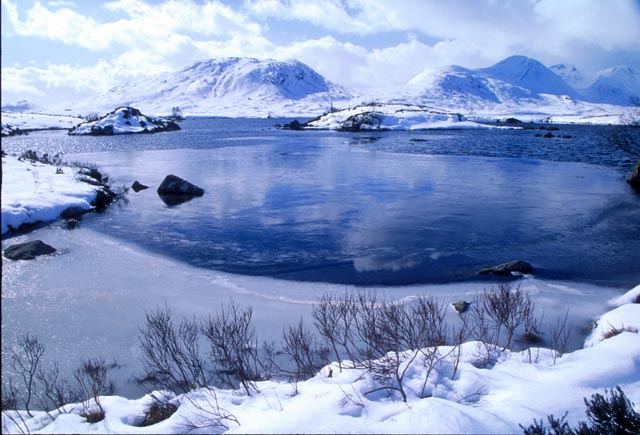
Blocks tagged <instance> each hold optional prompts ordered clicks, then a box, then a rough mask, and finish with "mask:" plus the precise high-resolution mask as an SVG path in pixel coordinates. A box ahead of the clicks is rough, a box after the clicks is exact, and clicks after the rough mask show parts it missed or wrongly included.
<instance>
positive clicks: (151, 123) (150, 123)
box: [69, 107, 180, 136]
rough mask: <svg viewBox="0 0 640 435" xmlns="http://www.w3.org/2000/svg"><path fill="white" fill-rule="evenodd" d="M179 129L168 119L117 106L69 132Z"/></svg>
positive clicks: (98, 134)
mask: <svg viewBox="0 0 640 435" xmlns="http://www.w3.org/2000/svg"><path fill="white" fill-rule="evenodd" d="M174 130H180V126H179V125H178V124H176V123H175V122H173V121H169V120H168V119H164V118H158V117H153V116H147V115H143V114H142V112H140V111H139V110H138V109H134V108H133V107H118V108H117V109H116V110H114V111H113V112H110V113H107V114H106V115H105V116H103V117H102V118H100V119H98V120H96V121H91V122H84V123H82V124H79V125H77V126H76V127H74V128H73V130H71V131H70V132H69V134H71V135H94V136H102V135H114V134H132V133H159V132H163V131H174Z"/></svg>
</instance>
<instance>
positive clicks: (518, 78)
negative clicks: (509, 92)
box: [477, 55, 579, 98]
mask: <svg viewBox="0 0 640 435" xmlns="http://www.w3.org/2000/svg"><path fill="white" fill-rule="evenodd" d="M477 71H478V72H479V73H481V74H484V75H485V76H487V77H491V78H494V79H498V80H502V81H504V82H507V83H510V84H512V85H516V86H520V87H523V88H525V89H529V90H531V91H533V92H535V93H538V94H553V95H569V96H570V97H572V98H579V95H578V93H577V92H576V91H575V89H573V88H572V87H571V86H569V85H568V84H567V83H566V82H565V81H564V80H563V79H562V78H560V77H559V76H558V75H557V74H555V73H554V72H553V71H551V70H550V69H549V68H547V67H546V66H544V65H543V64H542V63H540V62H539V61H537V60H535V59H532V58H530V57H527V56H520V55H517V56H510V57H507V58H506V59H503V60H501V61H500V62H498V63H496V64H495V65H493V66H490V67H489V68H482V69H479V70H477Z"/></svg>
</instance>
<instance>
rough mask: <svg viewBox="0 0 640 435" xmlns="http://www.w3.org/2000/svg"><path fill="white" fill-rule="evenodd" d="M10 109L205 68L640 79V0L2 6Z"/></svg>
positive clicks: (82, 0)
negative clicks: (620, 72)
mask: <svg viewBox="0 0 640 435" xmlns="http://www.w3.org/2000/svg"><path fill="white" fill-rule="evenodd" d="M1 1H2V100H3V103H4V102H15V101H18V100H22V99H26V100H29V101H34V102H36V103H41V104H46V103H47V102H51V101H54V100H58V101H59V100H72V99H74V98H77V97H80V96H87V95H88V94H90V93H95V92H102V91H105V90H107V89H109V88H110V87H113V86H116V85H118V84H121V83H123V82H127V81H132V80H135V79H137V78H140V77H142V76H145V75H150V74H156V73H160V72H164V71H171V70H176V69H179V68H181V67H183V66H185V65H187V64H189V63H191V62H193V61H195V60H198V59H205V58H214V57H226V56H251V57H258V58H276V59H286V58H296V59H298V60H301V61H302V62H305V63H306V64H308V65H309V66H311V67H312V68H314V69H316V70H317V71H318V72H320V73H321V74H323V75H324V76H325V77H327V78H328V79H329V80H332V81H335V82H338V83H340V84H344V85H347V86H386V85H388V84H401V83H404V82H406V81H407V80H409V79H410V78H411V77H413V76H414V75H416V74H418V73H420V72H421V71H423V70H424V69H425V68H432V67H436V66H443V65H449V64H458V65H462V66H466V67H471V68H475V67H485V66H490V65H492V64H494V63H496V62H498V61H500V60H501V59H503V58H505V57H507V56H510V55H513V54H523V55H527V56H530V57H533V58H536V59H538V60H540V61H541V62H543V63H545V64H546V65H552V64H555V63H560V62H568V63H573V64H575V65H576V66H578V67H579V68H580V69H582V70H584V71H585V72H587V73H590V72H595V71H597V70H600V69H604V68H607V67H610V66H615V65H626V66H631V67H634V68H639V69H640V1H638V0H607V1H602V0H562V1H560V0H517V1H516V0H513V1H506V0H446V1H445V0H393V1H392V0H235V1H215V0H168V1H160V0H113V1H102V2H101V1H87V0H75V1H70V0H50V1H47V0H39V1H34V0H1Z"/></svg>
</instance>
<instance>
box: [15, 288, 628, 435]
mask: <svg viewBox="0 0 640 435" xmlns="http://www.w3.org/2000/svg"><path fill="white" fill-rule="evenodd" d="M639 295H640V286H637V287H635V288H634V289H632V290H630V291H629V292H627V293H626V294H625V295H623V296H622V297H618V298H616V299H615V300H612V301H611V305H612V306H616V305H618V306H617V307H616V308H614V309H613V310H612V311H610V312H608V313H605V314H604V315H603V317H602V318H601V319H599V321H598V325H605V324H606V325H607V326H606V327H599V328H596V329H595V330H594V331H593V334H592V336H591V337H590V338H589V339H588V342H589V343H590V345H591V346H589V347H586V348H584V349H581V350H577V351H575V352H572V353H568V354H565V355H563V356H561V357H559V358H557V359H556V360H555V361H554V356H553V353H552V352H551V351H549V350H546V349H533V350H532V354H529V353H528V352H520V353H515V352H513V353H512V352H509V351H503V352H500V351H497V352H496V354H495V357H496V359H497V362H496V363H495V364H493V365H489V366H483V365H481V364H479V363H478V362H479V354H481V352H480V349H482V345H481V344H480V343H477V342H468V343H465V344H464V345H463V346H462V348H461V350H462V352H461V354H460V360H459V365H458V367H457V369H456V368H455V366H454V365H455V361H456V359H455V357H454V356H455V354H451V353H450V348H447V347H441V348H440V349H439V350H440V352H441V354H442V355H449V357H447V358H444V359H443V360H442V361H441V362H439V363H438V364H437V365H436V370H434V371H433V372H432V373H431V374H430V375H429V376H428V378H427V379H428V382H427V391H428V392H429V393H430V394H427V396H428V397H424V395H423V394H422V388H423V382H424V379H425V377H426V367H425V364H424V363H423V359H422V357H418V358H417V359H416V360H415V361H414V362H413V364H412V365H411V366H410V367H409V369H408V370H407V374H406V381H405V382H406V390H407V394H408V400H407V402H406V403H404V402H402V401H401V400H400V399H399V397H397V396H388V395H387V394H386V393H385V392H378V393H375V394H366V393H367V392H369V391H371V390H372V389H374V388H375V387H376V386H378V381H376V380H375V379H373V377H372V376H371V374H369V373H367V372H365V371H363V370H360V369H343V371H342V372H340V370H339V367H338V365H337V364H336V363H333V364H331V365H330V366H326V367H324V368H323V369H322V370H320V372H319V373H318V374H317V375H316V376H315V377H313V378H311V379H309V380H307V381H303V382H300V383H298V384H297V386H296V385H294V384H292V383H287V382H285V381H279V382H278V381H264V382H258V383H257V388H258V391H256V392H254V393H252V395H251V396H248V395H246V394H245V393H243V392H241V391H239V390H225V389H217V388H211V389H209V390H199V391H192V392H190V393H188V394H185V395H179V396H175V395H171V394H170V395H168V399H169V401H170V403H172V404H173V405H175V406H176V407H177V412H176V413H175V414H173V415H172V416H171V417H169V418H168V419H167V420H165V421H162V422H160V423H157V424H154V425H151V426H148V427H138V426H137V425H139V424H140V423H141V422H142V420H143V419H144V414H145V412H146V411H147V410H148V409H149V407H150V406H151V405H152V404H153V399H152V398H151V397H150V396H144V397H141V398H139V399H135V400H130V399H125V398H123V397H117V396H110V397H102V398H100V402H101V404H102V406H103V408H104V410H105V419H104V420H102V421H100V422H98V423H93V424H90V423H87V422H86V420H85V419H84V418H83V417H81V416H80V415H79V414H80V412H81V410H82V409H83V405H82V404H81V403H77V404H70V405H67V406H66V407H65V408H64V413H62V414H58V413H57V412H53V413H52V414H51V415H52V417H49V416H47V415H46V414H44V413H41V412H38V413H34V414H35V417H34V418H26V417H25V421H24V422H21V423H20V424H21V425H23V426H22V429H20V428H18V427H16V426H15V425H14V423H12V422H11V421H10V419H8V418H6V416H3V424H4V425H6V426H5V427H4V429H5V431H7V432H11V433H16V432H19V431H20V430H23V431H24V430H25V429H24V426H25V425H26V426H28V428H29V431H31V432H32V433H183V432H186V431H187V430H188V429H189V427H190V425H191V424H194V423H195V424H202V425H204V427H203V429H202V430H201V432H204V433H210V432H214V431H217V430H219V429H216V428H215V427H212V426H207V424H209V423H211V421H212V420H210V418H211V417H212V412H213V414H217V413H219V412H224V413H229V414H231V415H233V417H234V419H233V420H224V421H223V422H224V423H225V424H226V425H227V426H228V431H229V433H234V432H237V433H336V432H338V433H469V434H475V433H518V432H520V431H521V429H520V427H519V424H524V425H525V426H526V425H528V424H529V423H531V422H532V420H533V419H534V418H537V419H539V418H542V417H544V416H546V415H547V414H550V413H554V414H555V415H562V413H564V412H565V411H567V412H568V415H567V418H568V421H569V422H570V423H572V424H574V423H576V422H577V421H579V420H585V418H586V417H585V413H584V404H583V401H582V398H583V397H589V396H590V395H591V394H593V393H595V392H599V393H603V392H604V389H605V388H611V387H614V386H615V385H620V386H621V387H622V389H623V390H624V391H625V393H626V394H627V396H628V397H629V398H630V399H631V401H632V402H634V403H635V404H636V409H638V406H637V405H638V404H640V335H639V334H638V333H637V330H638V328H639V327H640V304H637V303H633V302H634V301H635V300H637V298H638V296H639ZM614 328H615V329H619V330H620V331H621V332H620V333H619V334H617V335H614V336H612V337H610V338H606V339H605V338H604V335H603V332H607V331H610V330H611V329H614ZM531 355H533V357H532V356H531ZM531 358H533V361H530V359H531ZM330 372H332V375H331V376H329V373H330ZM155 396H156V397H163V396H164V395H163V394H161V393H156V394H155ZM216 400H217V406H216V405H215V404H216ZM218 407H219V408H220V409H218ZM16 421H19V420H16ZM236 421H237V423H236Z"/></svg>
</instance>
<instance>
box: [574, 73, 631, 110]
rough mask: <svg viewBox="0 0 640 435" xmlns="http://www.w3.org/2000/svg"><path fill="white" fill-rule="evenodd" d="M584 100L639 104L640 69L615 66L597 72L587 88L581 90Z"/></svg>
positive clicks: (623, 104)
mask: <svg viewBox="0 0 640 435" xmlns="http://www.w3.org/2000/svg"><path fill="white" fill-rule="evenodd" d="M582 95H583V97H584V99H585V100H587V101H590V102H593V103H607V104H616V105H619V106H638V105H640V71H638V70H635V69H633V68H629V67H624V66H616V67H613V68H609V69H606V70H604V71H601V72H599V73H598V74H597V76H596V78H595V80H594V81H593V83H592V84H591V86H589V87H588V88H586V89H584V90H583V91H582Z"/></svg>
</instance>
